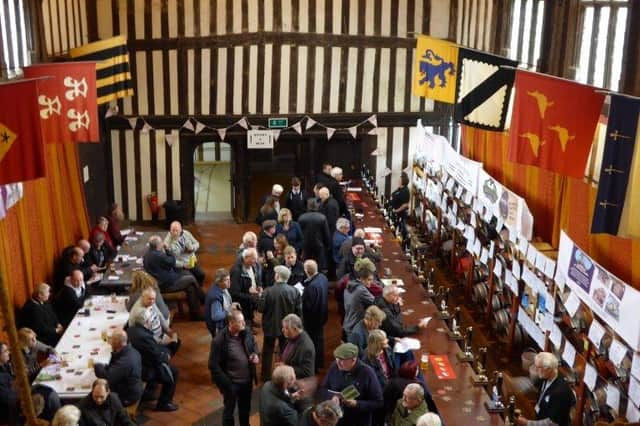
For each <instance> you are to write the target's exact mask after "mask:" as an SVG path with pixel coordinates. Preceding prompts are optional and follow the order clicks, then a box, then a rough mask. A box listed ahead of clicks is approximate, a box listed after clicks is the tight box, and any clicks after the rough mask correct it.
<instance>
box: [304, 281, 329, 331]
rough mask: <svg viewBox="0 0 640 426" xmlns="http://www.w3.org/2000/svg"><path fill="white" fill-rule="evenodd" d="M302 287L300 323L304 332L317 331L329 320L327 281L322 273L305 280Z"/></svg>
mask: <svg viewBox="0 0 640 426" xmlns="http://www.w3.org/2000/svg"><path fill="white" fill-rule="evenodd" d="M302 285H303V286H304V292H303V293H302V321H303V323H304V328H305V330H318V329H321V328H322V327H324V325H325V324H326V323H327V320H328V319H329V307H328V303H329V301H328V298H329V281H328V280H327V277H326V276H325V275H324V274H323V273H318V274H316V275H314V276H313V277H311V278H307V279H306V280H305V281H304V282H303V283H302Z"/></svg>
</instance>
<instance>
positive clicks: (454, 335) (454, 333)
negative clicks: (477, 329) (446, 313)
mask: <svg viewBox="0 0 640 426" xmlns="http://www.w3.org/2000/svg"><path fill="white" fill-rule="evenodd" d="M447 334H448V335H449V340H462V334H461V333H460V307H459V306H456V308H455V310H454V314H453V318H452V319H451V328H450V329H449V332H448V333H447Z"/></svg>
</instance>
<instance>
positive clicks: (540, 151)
mask: <svg viewBox="0 0 640 426" xmlns="http://www.w3.org/2000/svg"><path fill="white" fill-rule="evenodd" d="M515 90H516V94H515V100H514V104H513V114H512V117H511V125H510V128H509V135H510V137H509V147H508V158H509V160H510V161H513V162H516V163H520V164H528V165H531V166H537V167H540V168H543V169H547V170H551V171H553V172H556V173H558V174H561V175H565V176H571V177H575V178H579V179H581V178H582V177H583V176H584V170H585V165H586V162H587V158H588V157H589V151H590V150H591V143H592V142H593V134H594V131H595V128H596V124H597V122H598V117H599V115H600V111H601V110H602V103H603V101H604V95H602V94H601V93H597V92H596V91H595V90H594V88H593V87H590V86H585V85H583V84H579V83H575V82H573V81H568V80H564V79H560V78H557V77H553V76H549V75H546V74H537V73H532V72H528V71H521V70H518V71H516V78H515Z"/></svg>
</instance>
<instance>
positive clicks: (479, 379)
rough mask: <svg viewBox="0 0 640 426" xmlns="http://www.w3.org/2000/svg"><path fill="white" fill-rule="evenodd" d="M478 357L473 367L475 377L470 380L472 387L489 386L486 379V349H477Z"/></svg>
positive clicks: (484, 347)
mask: <svg viewBox="0 0 640 426" xmlns="http://www.w3.org/2000/svg"><path fill="white" fill-rule="evenodd" d="M478 352H479V353H480V355H479V356H478V357H477V359H476V365H475V372H476V375H475V377H472V378H471V381H472V382H473V385H474V386H486V385H488V384H489V378H488V377H487V369H486V366H487V347H486V346H483V347H481V348H480V349H478Z"/></svg>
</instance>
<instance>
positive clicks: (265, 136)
mask: <svg viewBox="0 0 640 426" xmlns="http://www.w3.org/2000/svg"><path fill="white" fill-rule="evenodd" d="M247 148H248V149H273V131H271V130H247Z"/></svg>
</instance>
